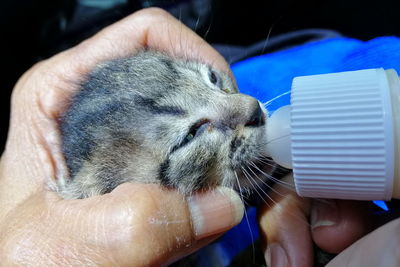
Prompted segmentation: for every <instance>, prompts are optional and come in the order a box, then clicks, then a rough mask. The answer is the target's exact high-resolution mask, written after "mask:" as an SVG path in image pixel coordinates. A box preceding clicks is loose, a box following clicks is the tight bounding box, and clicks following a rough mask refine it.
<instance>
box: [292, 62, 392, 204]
mask: <svg viewBox="0 0 400 267" xmlns="http://www.w3.org/2000/svg"><path fill="white" fill-rule="evenodd" d="M389 90H390V89H389V84H388V82H387V78H386V74H385V71H384V70H383V69H368V70H361V71H350V72H342V73H332V74H323V75H313V76H303V77H296V78H295V79H294V80H293V85H292V93H291V152H292V153H291V154H292V161H293V175H294V179H295V185H296V190H297V193H298V194H299V195H300V196H306V197H313V198H339V199H358V200H363V199H365V200H372V199H390V198H391V195H392V184H393V171H394V160H393V158H394V139H393V126H392V109H391V101H390V91H389Z"/></svg>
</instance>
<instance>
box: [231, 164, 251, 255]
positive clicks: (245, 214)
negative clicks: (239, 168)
mask: <svg viewBox="0 0 400 267" xmlns="http://www.w3.org/2000/svg"><path fill="white" fill-rule="evenodd" d="M234 173H235V177H236V182H237V183H238V187H239V192H242V187H241V186H240V181H239V177H238V175H237V173H236V171H235V172H234ZM240 197H241V198H242V201H243V196H242V195H241V194H240ZM243 202H244V201H243ZM244 216H245V218H246V222H247V226H248V227H249V232H250V238H251V247H252V250H253V262H255V258H256V256H255V247H254V236H253V232H252V231H251V226H250V221H249V217H248V216H247V212H246V209H244Z"/></svg>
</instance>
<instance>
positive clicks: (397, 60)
mask: <svg viewBox="0 0 400 267" xmlns="http://www.w3.org/2000/svg"><path fill="white" fill-rule="evenodd" d="M379 67H383V68H385V69H388V68H394V69H396V70H397V71H399V70H400V39H399V38H396V37H381V38H376V39H373V40H371V41H368V42H362V41H359V40H355V39H350V38H335V39H327V40H323V41H320V42H313V43H308V44H305V45H302V46H298V47H294V48H291V49H288V50H284V51H280V52H277V53H273V54H267V55H262V56H258V57H254V58H250V59H247V60H244V61H241V62H239V63H236V64H234V65H233V66H232V70H233V73H234V74H235V76H236V79H237V82H238V86H239V89H240V91H241V92H242V93H245V94H249V95H252V96H254V97H256V98H257V99H259V100H260V101H261V102H265V101H267V100H269V99H271V98H273V97H275V96H277V95H280V94H282V93H284V92H286V91H288V90H290V86H291V83H292V80H293V78H294V77H296V76H302V75H312V74H322V73H330V72H340V71H349V70H359V69H368V68H379ZM289 98H290V96H289V95H287V96H285V97H282V98H280V99H278V100H276V101H274V102H273V103H272V104H271V105H270V106H269V108H268V109H269V110H271V111H273V110H275V109H277V108H278V107H280V106H282V105H286V104H288V103H289Z"/></svg>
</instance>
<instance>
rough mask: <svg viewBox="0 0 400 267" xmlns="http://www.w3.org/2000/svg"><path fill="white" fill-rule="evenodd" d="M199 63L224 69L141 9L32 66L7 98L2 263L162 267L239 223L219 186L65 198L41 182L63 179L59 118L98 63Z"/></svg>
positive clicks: (0, 171) (125, 189)
mask: <svg viewBox="0 0 400 267" xmlns="http://www.w3.org/2000/svg"><path fill="white" fill-rule="evenodd" d="M147 47H150V48H153V49H157V50H162V51H167V52H169V53H171V54H173V55H180V56H185V57H190V58H194V59H197V58H201V60H203V61H206V62H208V63H210V64H212V65H214V66H215V67H216V68H219V69H221V70H223V71H225V72H229V68H228V65H227V63H226V62H225V61H224V60H223V59H222V57H221V56H220V55H219V54H218V53H217V52H216V51H215V50H214V49H212V48H211V47H210V46H209V45H208V44H206V43H205V42H204V41H203V40H202V39H201V38H200V37H198V36H197V35H195V34H194V33H193V32H191V31H190V30H189V29H188V28H186V27H185V26H183V25H182V24H181V23H179V22H178V21H177V20H175V19H174V18H173V17H172V16H170V15H168V14H167V13H166V12H164V11H161V10H159V9H147V10H142V11H139V12H137V13H135V14H133V15H131V16H129V17H127V18H126V19H124V20H122V21H120V22H118V23H116V24H114V25H112V26H110V27H108V28H106V29H104V30H103V31H101V32H100V33H98V34H96V35H95V36H94V37H92V38H90V39H88V40H86V41H84V42H83V43H81V44H80V45H78V46H76V47H74V48H72V49H69V50H67V51H65V52H63V53H60V54H58V55H56V56H54V57H52V58H50V59H48V60H45V61H43V62H41V63H39V64H37V65H35V66H34V67H32V68H31V69H30V70H29V71H28V72H27V73H25V74H24V75H23V77H22V78H21V79H20V80H19V82H18V84H17V85H16V87H15V89H14V92H13V97H12V110H11V122H10V131H9V137H8V140H7V144H6V150H5V152H4V153H3V155H2V158H1V161H0V206H1V207H2V209H1V210H0V258H1V263H2V264H4V265H6V266H9V265H27V266H35V265H38V266H49V265H55V266H60V265H106V266H107V265H112V266H114V265H118V266H126V265H127V266H149V265H152V266H153V265H164V264H167V263H170V262H172V261H174V260H176V259H178V258H180V257H183V256H185V255H187V254H189V253H191V252H193V251H194V250H196V249H199V248H200V247H201V246H204V245H205V244H207V243H209V242H211V241H212V240H214V239H215V238H216V237H218V236H219V235H220V234H221V233H222V232H224V231H226V230H228V229H229V228H231V227H232V226H234V225H235V224H237V223H238V222H239V221H240V219H241V217H242V215H243V204H242V202H241V201H240V198H239V197H238V195H237V194H236V193H234V192H233V191H232V190H230V189H227V188H219V189H216V190H214V191H212V192H200V193H197V194H194V195H193V196H191V197H189V198H185V197H184V196H183V195H180V194H179V193H178V192H176V191H174V190H167V189H163V188H161V187H160V186H158V185H144V184H123V185H121V186H119V187H117V188H116V189H115V190H114V191H113V192H111V193H110V194H106V195H102V196H96V197H93V198H88V199H81V200H64V199H61V198H60V197H59V196H58V195H57V194H56V193H54V192H52V191H51V190H48V189H47V187H46V184H47V183H48V181H52V180H54V179H55V177H57V176H59V175H65V170H64V168H63V166H64V165H63V164H62V155H61V151H60V147H61V146H60V138H59V137H60V136H59V131H58V124H57V119H58V117H59V115H60V114H61V113H62V112H63V110H65V108H66V106H67V104H68V99H70V97H71V95H72V94H73V93H74V91H76V90H77V88H78V87H79V86H78V84H79V82H80V81H81V80H82V79H83V77H84V76H85V74H87V73H88V72H89V71H90V70H91V69H93V68H94V66H95V65H96V64H98V63H99V62H102V61H105V60H108V59H113V58H118V57H124V56H128V55H131V54H133V53H134V52H135V51H138V50H140V49H143V48H147Z"/></svg>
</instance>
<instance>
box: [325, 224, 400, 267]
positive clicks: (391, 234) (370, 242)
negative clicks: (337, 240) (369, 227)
mask: <svg viewBox="0 0 400 267" xmlns="http://www.w3.org/2000/svg"><path fill="white" fill-rule="evenodd" d="M399 232H400V219H397V220H394V221H392V222H390V223H387V224H385V225H384V226H382V227H380V228H378V229H376V230H375V231H373V232H371V233H370V234H368V235H366V236H365V237H363V238H362V239H360V240H358V241H357V242H356V243H354V244H353V245H351V246H350V247H348V248H347V249H346V250H344V251H343V252H341V253H340V254H339V255H338V256H336V257H335V258H334V259H333V260H332V261H331V262H330V263H329V264H328V265H327V266H328V267H334V266H340V267H342V266H355V267H356V266H385V267H386V266H388V267H389V266H399V262H400V256H399V255H400V253H399V252H400V249H399V248H400V236H399Z"/></svg>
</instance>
